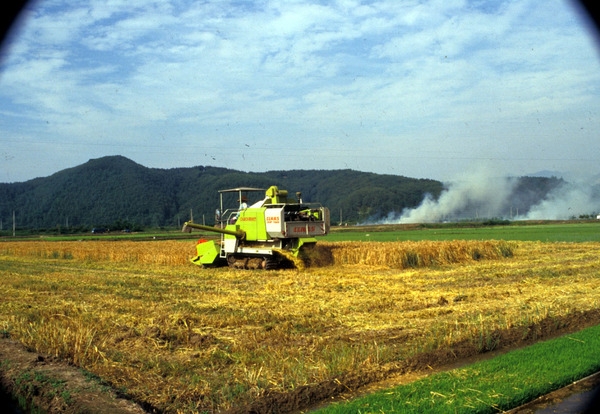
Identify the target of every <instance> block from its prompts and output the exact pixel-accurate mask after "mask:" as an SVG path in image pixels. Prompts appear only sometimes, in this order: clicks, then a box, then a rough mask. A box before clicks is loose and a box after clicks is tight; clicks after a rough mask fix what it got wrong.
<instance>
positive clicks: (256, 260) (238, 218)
mask: <svg viewBox="0 0 600 414" xmlns="http://www.w3.org/2000/svg"><path fill="white" fill-rule="evenodd" d="M262 192H264V195H265V198H264V199H262V200H260V201H257V202H255V203H254V204H252V205H250V206H247V205H246V203H247V201H248V199H249V196H252V195H256V194H257V193H258V194H260V193H262ZM219 195H220V208H219V210H217V213H216V215H215V222H216V224H215V226H214V227H211V226H205V225H201V224H196V223H194V222H192V221H188V222H186V223H185V224H184V225H183V231H184V232H191V231H192V229H197V230H204V231H210V232H216V233H220V234H221V237H220V239H219V240H200V241H199V242H198V244H197V246H196V251H197V256H195V257H193V258H192V259H191V262H192V263H194V264H196V265H198V266H203V267H210V266H215V267H216V266H226V265H228V266H229V267H232V268H238V269H280V268H302V267H303V266H304V265H305V264H310V261H311V251H313V250H314V247H315V245H316V242H317V240H316V239H315V237H316V236H324V235H326V234H327V233H329V226H330V224H329V209H328V208H327V207H323V206H321V205H320V204H318V203H303V202H302V196H301V194H300V193H296V198H295V199H294V198H288V192H287V191H286V190H280V189H279V188H277V187H276V186H272V187H270V188H269V189H268V190H266V191H265V190H264V189H261V188H248V187H240V188H232V189H229V190H220V191H219ZM235 195H237V198H236V199H235V200H236V201H237V202H238V203H239V204H240V205H239V207H237V208H229V209H225V210H224V206H225V204H226V201H227V200H226V199H228V200H229V201H230V202H231V201H232V200H233V196H235Z"/></svg>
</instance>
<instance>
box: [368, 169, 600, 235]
mask: <svg viewBox="0 0 600 414" xmlns="http://www.w3.org/2000/svg"><path fill="white" fill-rule="evenodd" d="M518 184H519V179H518V178H506V177H505V178H500V177H495V176H493V175H491V174H489V173H487V172H486V170H485V169H479V170H478V171H475V172H473V173H470V174H465V175H464V176H462V177H459V178H458V179H457V180H455V181H453V182H451V183H449V184H447V185H446V189H445V190H444V191H442V193H441V194H440V196H439V197H438V199H437V200H436V199H434V198H433V197H432V196H430V195H427V196H426V197H425V199H424V200H423V202H422V203H421V204H420V205H419V206H418V207H416V208H413V209H405V210H403V211H402V212H401V213H400V214H391V215H389V216H388V217H387V218H386V219H384V220H380V221H378V223H380V224H393V223H432V222H443V221H459V220H478V219H480V220H485V219H494V218H502V219H509V220H562V219H569V218H573V217H580V216H581V215H592V214H593V215H594V217H595V214H598V213H599V212H600V194H599V193H600V191H598V188H599V186H598V185H596V186H594V185H592V184H590V183H589V182H588V183H586V184H571V183H567V182H564V183H563V185H560V186H559V187H557V188H554V189H553V190H552V191H550V192H548V193H547V194H546V195H545V197H544V198H543V199H539V200H528V201H527V203H525V204H524V203H523V200H524V199H526V197H527V195H526V194H518V188H517V187H518Z"/></svg>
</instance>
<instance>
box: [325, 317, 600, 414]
mask: <svg viewBox="0 0 600 414" xmlns="http://www.w3.org/2000/svg"><path fill="white" fill-rule="evenodd" d="M598 371H600V325H599V326H594V327H591V328H588V329H585V330H583V331H580V332H577V333H574V334H570V335H566V336H563V337H561V338H558V339H553V340H549V341H545V342H539V343H537V344H534V345H531V346H529V347H527V348H523V349H519V350H516V351H512V352H509V353H507V354H503V355H500V356H498V357H495V358H493V359H490V360H486V361H480V362H477V363H475V364H472V365H469V366H467V367H465V368H460V369H454V370H451V371H447V372H442V373H438V374H433V375H431V376H429V377H427V378H424V379H422V380H419V381H415V382H413V383H410V384H406V385H401V386H398V387H395V388H390V389H387V390H383V391H379V392H377V393H374V394H371V395H368V396H365V397H363V398H359V399H356V400H352V401H349V402H344V403H334V404H332V405H330V406H328V407H326V408H324V409H322V410H320V411H318V413H321V414H323V413H344V414H348V413H361V414H365V413H391V412H402V413H451V412H452V413H453V412H460V413H497V412H499V411H502V410H509V409H511V408H515V407H518V406H519V405H521V404H524V403H526V402H528V401H531V400H533V399H535V398H537V397H539V396H541V395H544V394H547V393H548V392H550V391H554V390H556V389H558V388H561V387H563V386H565V385H568V384H570V383H571V382H573V381H577V380H579V379H581V378H584V377H586V376H588V375H591V374H593V373H595V372H598Z"/></svg>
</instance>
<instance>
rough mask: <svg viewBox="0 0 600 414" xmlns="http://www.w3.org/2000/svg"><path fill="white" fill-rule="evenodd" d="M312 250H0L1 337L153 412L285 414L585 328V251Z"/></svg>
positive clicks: (530, 245)
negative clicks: (295, 264) (282, 254)
mask: <svg viewBox="0 0 600 414" xmlns="http://www.w3.org/2000/svg"><path fill="white" fill-rule="evenodd" d="M318 247H319V249H320V251H321V253H323V252H324V253H326V254H324V257H327V262H326V263H323V262H321V266H318V267H307V268H305V269H303V270H278V271H251V270H248V271H245V270H229V269H227V268H224V269H200V268H198V267H196V266H194V265H192V264H190V263H189V258H190V257H191V256H192V255H193V253H194V242H190V241H138V242H133V241H111V242H104V241H79V242H78V241H69V242H66V241H65V242H44V241H27V242H2V243H0V271H1V273H0V274H1V278H2V279H1V284H2V289H3V300H2V301H0V331H1V332H4V334H5V335H10V337H11V338H14V339H17V340H19V341H20V342H22V343H23V344H25V345H26V346H27V347H28V348H30V349H32V350H35V351H36V352H39V353H43V354H48V355H53V356H56V357H57V358H60V359H64V360H67V361H69V362H71V363H73V364H75V365H77V366H79V367H82V368H85V369H86V370H88V371H90V372H91V373H93V374H95V375H97V376H99V377H100V378H102V379H103V380H104V381H106V382H107V383H108V384H110V385H111V386H112V387H114V388H116V389H118V390H121V391H123V392H125V393H127V394H128V395H130V396H131V397H132V398H133V399H134V400H136V401H138V402H140V403H143V404H144V405H145V406H146V407H150V408H154V409H156V410H158V411H164V412H168V413H187V412H198V411H200V412H225V411H231V412H244V411H247V410H248V409H254V410H256V411H258V412H269V407H270V408H273V407H278V409H279V410H280V411H281V412H284V411H285V410H286V409H287V410H288V411H292V410H299V409H306V408H307V407H309V406H310V405H311V404H313V403H317V402H319V401H321V400H324V399H327V398H330V397H332V396H335V395H337V394H340V393H341V392H344V391H349V390H352V391H354V390H356V389H360V387H362V386H364V385H367V384H369V383H371V382H374V381H378V380H381V379H384V378H386V377H388V376H390V375H393V374H397V373H402V372H409V371H412V370H420V369H429V368H427V367H428V366H429V367H436V366H440V365H443V364H446V363H449V362H453V361H457V360H459V359H460V358H463V357H466V356H470V355H474V354H477V353H484V352H487V351H490V350H495V349H501V348H503V347H507V346H515V345H517V344H523V343H528V342H531V341H535V340H538V339H540V338H544V337H547V336H549V335H553V334H555V333H557V332H561V331H565V330H569V329H572V328H573V327H574V326H575V325H577V326H581V325H586V324H594V323H595V324H597V323H599V322H600V316H599V315H600V295H598V292H599V291H600V290H599V289H600V259H599V258H600V243H594V242H589V243H542V242H520V241H519V242H504V241H438V242H431V241H421V242H387V243H378V242H323V243H321V242H320V243H319V244H318ZM286 407H287V408H286Z"/></svg>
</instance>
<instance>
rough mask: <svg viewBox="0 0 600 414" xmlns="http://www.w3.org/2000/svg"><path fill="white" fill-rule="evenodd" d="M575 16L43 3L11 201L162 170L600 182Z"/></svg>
mask: <svg viewBox="0 0 600 414" xmlns="http://www.w3.org/2000/svg"><path fill="white" fill-rule="evenodd" d="M599 44H600V43H599V41H598V37H597V33H596V31H595V29H594V28H593V26H592V24H591V23H590V21H589V20H588V19H587V16H585V15H584V14H583V13H582V12H581V10H580V9H579V8H578V4H577V3H574V2H572V1H568V0H545V1H539V0H506V1H503V0H489V1H487V0H415V1H413V0H402V1H398V0H381V1H378V0H373V1H353V0H339V1H310V0H301V1H294V0H290V1H282V0H260V1H250V0H248V1H243V0H237V1H227V0H207V1H191V0H189V1H188V0H173V1H165V0H159V1H151V0H148V1H138V0H102V1H101V0H89V1H81V2H72V1H66V0H37V1H33V2H30V3H29V4H28V5H27V6H26V9H25V10H24V11H23V13H22V15H21V17H20V19H19V21H18V22H17V24H16V25H15V27H14V28H13V30H12V31H11V33H10V34H9V37H8V39H7V40H6V41H5V42H4V44H3V47H2V49H1V51H0V134H1V135H0V182H4V183H9V182H22V181H26V180H30V179H33V178H36V177H45V176H49V175H51V174H53V173H55V172H57V171H60V170H63V169H65V168H71V167H74V166H77V165H80V164H83V163H85V162H87V161H88V160H89V159H92V158H100V157H103V156H107V155H122V156H125V157H127V158H130V159H132V160H133V161H135V162H137V163H139V164H142V165H144V166H147V167H151V168H176V167H193V166H200V165H202V166H217V167H226V168H232V169H236V170H240V171H252V172H262V171H269V170H290V169H311V170H312V169H318V170H335V169H353V170H358V171H365V172H374V173H378V174H393V175H402V176H408V177H414V178H431V179H436V180H441V181H448V180H452V179H454V177H456V176H457V175H460V174H462V173H464V171H465V170H470V169H473V170H477V171H480V170H481V169H482V168H483V169H485V170H486V171H488V173H489V174H491V175H494V176H505V175H510V176H515V175H516V176H519V175H531V174H535V173H538V172H540V171H550V172H553V173H554V172H557V173H565V174H566V173H569V174H576V175H583V176H585V175H590V176H593V175H597V174H599V173H600V139H598V138H599V137H598V132H599V131H600V113H599V111H600V47H599Z"/></svg>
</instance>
